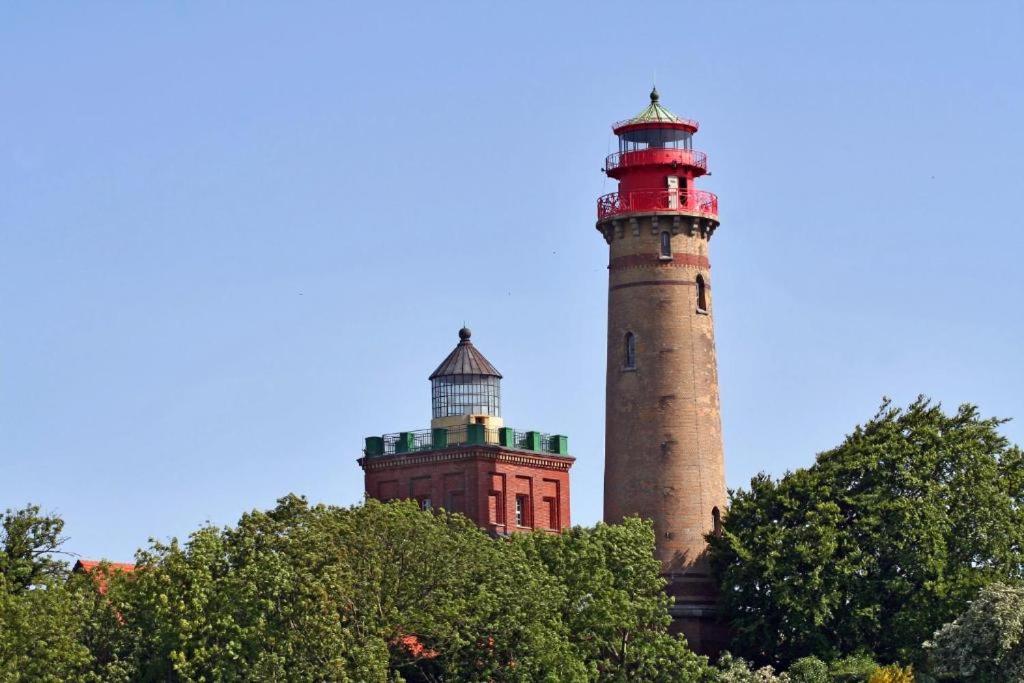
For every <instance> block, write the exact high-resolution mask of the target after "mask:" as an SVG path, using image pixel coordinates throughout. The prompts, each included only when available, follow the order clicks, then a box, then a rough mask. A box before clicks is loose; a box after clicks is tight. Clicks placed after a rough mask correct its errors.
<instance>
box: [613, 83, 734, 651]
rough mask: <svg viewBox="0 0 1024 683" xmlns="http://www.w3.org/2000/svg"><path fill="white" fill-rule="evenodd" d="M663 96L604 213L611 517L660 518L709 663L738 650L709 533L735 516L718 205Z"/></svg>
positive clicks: (635, 125)
mask: <svg viewBox="0 0 1024 683" xmlns="http://www.w3.org/2000/svg"><path fill="white" fill-rule="evenodd" d="M659 99H660V98H659V96H658V91H657V90H653V91H652V92H651V101H650V104H649V105H648V106H647V108H646V109H644V110H643V111H642V112H640V113H639V114H638V115H636V116H634V117H633V118H631V119H628V120H626V121H622V122H620V123H617V124H615V125H614V126H613V131H614V132H615V135H616V136H617V137H618V141H619V151H618V152H616V153H614V154H612V155H610V156H609V157H608V158H607V159H606V160H605V169H604V170H605V172H606V173H607V174H608V176H609V177H611V178H614V179H616V180H617V181H618V183H619V187H618V191H617V192H613V193H611V194H608V195H605V196H603V197H601V198H600V199H599V200H598V203H597V229H598V230H599V231H600V232H601V235H602V236H603V237H604V239H605V241H606V242H607V243H608V247H609V258H608V357H607V384H606V406H605V413H606V420H605V479H604V518H605V521H607V522H617V521H619V520H621V519H622V518H623V517H625V516H628V515H639V516H641V517H644V518H647V519H650V520H653V522H654V532H655V544H656V552H657V556H658V559H660V560H661V563H662V567H663V571H664V575H665V577H666V579H667V580H668V591H669V593H670V595H671V596H672V597H673V598H674V604H673V606H672V607H671V613H672V616H673V618H674V627H675V628H676V629H677V630H680V631H682V632H683V633H684V634H685V635H686V637H687V640H688V641H689V642H690V645H691V646H692V647H693V648H694V649H695V650H697V651H698V652H703V653H707V654H715V653H716V652H717V650H718V649H719V647H720V646H721V645H722V644H723V643H724V642H726V633H725V630H724V628H723V627H722V626H721V625H719V624H718V623H717V620H716V609H715V603H716V595H717V592H716V587H715V584H714V582H713V580H712V577H711V575H710V571H709V567H708V561H707V557H706V550H707V544H706V541H705V534H708V533H712V532H717V531H718V530H719V528H720V518H721V514H722V512H723V511H724V510H725V504H726V490H725V463H724V459H723V452H722V451H723V449H722V427H721V416H720V412H719V399H718V371H717V367H716V361H715V336H714V319H713V313H714V306H713V301H712V296H711V292H712V287H711V264H710V262H709V260H708V243H709V241H710V239H711V235H712V234H714V232H715V230H716V228H717V227H718V198H717V197H716V196H715V195H713V194H711V193H710V192H706V191H704V190H698V189H697V188H696V187H695V185H696V181H697V179H698V178H699V177H701V176H703V175H704V174H706V173H707V157H706V155H705V154H704V153H703V152H699V151H697V150H694V149H693V135H694V133H696V132H697V122H696V121H690V120H687V119H683V118H680V117H678V116H676V115H675V114H673V113H672V112H670V111H669V110H667V109H666V108H665V107H664V106H662V104H661V103H660V101H659Z"/></svg>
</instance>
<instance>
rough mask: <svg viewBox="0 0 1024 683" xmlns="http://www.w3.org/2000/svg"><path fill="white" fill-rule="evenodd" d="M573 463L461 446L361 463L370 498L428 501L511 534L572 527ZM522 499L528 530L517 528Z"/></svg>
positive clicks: (561, 458)
mask: <svg viewBox="0 0 1024 683" xmlns="http://www.w3.org/2000/svg"><path fill="white" fill-rule="evenodd" d="M573 461H574V458H572V457H565V456H555V455H548V454H540V453H532V452H526V451H518V450H513V449H507V448H503V447H500V446H458V447H453V448H447V449H441V450H437V451H426V452H421V453H415V454H408V455H403V456H385V457H380V458H361V459H360V461H359V463H360V465H361V466H362V467H363V470H364V471H365V482H366V494H367V495H368V496H370V497H373V498H377V499H379V500H391V499H396V498H416V499H422V498H424V497H427V498H430V500H431V505H432V506H433V507H435V508H442V507H443V508H446V509H449V510H452V511H454V512H461V513H462V514H465V515H466V516H467V517H469V518H470V519H472V520H473V522H475V523H476V524H477V525H478V526H480V527H481V528H483V529H485V530H487V531H489V532H491V533H494V534H506V533H517V532H521V531H530V530H532V529H542V530H550V531H561V530H562V529H567V528H568V527H569V526H571V517H570V514H569V506H570V495H569V468H570V467H571V466H572V463H573ZM517 495H521V496H527V499H526V501H527V506H526V507H525V509H524V510H523V512H524V518H523V524H522V525H517V524H516V496H517Z"/></svg>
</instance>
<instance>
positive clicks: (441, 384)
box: [430, 375, 501, 418]
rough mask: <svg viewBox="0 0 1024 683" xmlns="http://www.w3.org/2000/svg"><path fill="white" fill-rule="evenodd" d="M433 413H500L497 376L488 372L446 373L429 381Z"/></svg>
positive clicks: (437, 415)
mask: <svg viewBox="0 0 1024 683" xmlns="http://www.w3.org/2000/svg"><path fill="white" fill-rule="evenodd" d="M430 391H431V403H432V407H433V416H434V417H435V418H436V417H452V416H457V415H491V416H493V417H501V378H499V377H491V376H488V375H446V376H444V377H437V378H435V379H432V380H431V381H430Z"/></svg>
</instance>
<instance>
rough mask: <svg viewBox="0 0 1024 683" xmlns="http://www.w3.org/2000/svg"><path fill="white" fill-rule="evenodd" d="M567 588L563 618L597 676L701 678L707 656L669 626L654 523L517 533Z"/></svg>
mask: <svg viewBox="0 0 1024 683" xmlns="http://www.w3.org/2000/svg"><path fill="white" fill-rule="evenodd" d="M513 543H514V544H517V545H522V546H525V547H526V548H528V552H529V555H530V556H531V557H537V558H539V559H540V561H541V562H542V563H543V565H544V566H545V567H546V568H547V571H548V572H549V573H550V574H551V575H552V576H553V577H555V579H556V580H557V581H558V582H559V584H560V585H561V587H562V590H563V594H564V598H563V599H562V602H561V616H562V620H563V621H564V623H565V624H566V626H567V627H568V630H569V633H570V634H571V647H572V648H573V650H574V651H575V656H576V657H577V658H578V659H579V660H581V661H583V662H586V665H587V668H588V672H589V678H590V679H591V680H598V681H627V680H628V681H632V680H635V681H652V682H653V681H700V680H703V679H705V678H707V677H708V676H710V669H709V667H708V665H707V660H706V658H704V657H699V656H697V655H696V654H694V653H693V652H692V651H691V650H689V649H688V648H687V647H686V641H685V639H683V638H682V637H681V636H680V637H676V636H671V635H669V634H668V632H667V627H668V625H669V622H670V621H671V619H670V617H669V615H668V606H669V604H670V602H671V601H670V598H669V597H668V596H667V595H666V594H665V592H664V588H665V581H664V579H663V578H662V577H661V565H660V563H659V562H658V560H657V559H655V557H654V530H653V527H652V525H651V523H650V522H649V521H643V520H641V519H639V518H636V517H632V518H627V519H626V520H625V521H623V522H622V523H621V524H615V525H607V524H598V525H597V526H596V527H593V528H581V527H575V528H573V529H571V530H569V531H566V532H564V533H562V534H546V533H540V532H538V533H534V534H530V535H521V536H517V537H514V539H513Z"/></svg>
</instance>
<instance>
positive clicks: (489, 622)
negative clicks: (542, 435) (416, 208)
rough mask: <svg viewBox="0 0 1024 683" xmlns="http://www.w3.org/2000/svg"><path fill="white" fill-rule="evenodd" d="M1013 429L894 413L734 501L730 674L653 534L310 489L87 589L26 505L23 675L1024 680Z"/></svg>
mask: <svg viewBox="0 0 1024 683" xmlns="http://www.w3.org/2000/svg"><path fill="white" fill-rule="evenodd" d="M999 425H1000V421H999V420H993V419H982V418H980V417H979V416H978V413H977V411H976V410H975V409H974V408H973V407H971V406H963V407H961V408H960V409H959V410H958V411H957V412H956V413H955V414H953V415H947V414H945V413H944V412H943V411H942V410H941V408H940V407H939V406H936V405H932V404H931V403H929V402H928V401H927V400H924V399H919V400H918V401H916V402H914V403H913V404H911V405H910V406H909V407H907V408H906V409H898V408H894V407H892V406H891V405H890V404H888V403H885V404H883V406H882V408H881V410H880V411H879V412H878V414H877V415H876V416H875V418H874V419H873V420H871V421H870V422H868V423H867V424H865V425H864V426H862V427H858V428H857V429H856V430H855V431H854V432H853V434H851V435H850V436H849V437H847V438H846V440H845V441H844V442H843V443H842V444H841V445H840V446H839V447H837V448H835V449H833V450H831V451H828V452H826V453H823V454H821V455H819V456H818V458H817V461H816V462H815V464H814V465H813V466H812V467H810V468H808V469H806V470H798V471H797V472H794V473H790V474H787V475H786V476H785V477H783V478H782V479H781V480H779V481H775V480H772V479H770V478H768V477H766V476H758V477H756V478H755V479H754V480H753V481H752V484H751V489H750V490H749V491H738V492H733V494H732V503H733V504H732V508H731V510H730V512H729V514H728V516H727V518H726V520H725V530H724V533H723V534H722V535H720V536H712V537H710V538H709V542H710V544H711V551H710V553H711V560H712V564H713V566H714V569H715V571H716V573H717V575H718V576H719V577H720V579H721V589H722V593H721V596H722V597H721V601H722V604H723V608H724V612H725V617H726V618H727V619H728V620H729V621H730V623H731V626H732V628H733V634H734V641H733V650H734V652H735V655H733V654H728V653H726V654H725V655H724V656H723V657H721V658H720V659H719V661H718V662H717V663H716V664H715V665H714V666H710V665H709V664H708V662H707V660H706V659H705V658H703V657H699V656H697V655H695V654H694V653H693V652H691V651H690V650H689V649H688V648H687V647H686V644H685V641H683V640H682V639H681V638H678V637H674V636H672V635H670V634H669V633H668V624H669V617H668V614H667V609H666V608H667V607H668V598H667V597H666V596H665V594H664V592H663V588H664V582H663V579H662V578H661V576H660V574H659V571H660V566H659V564H658V562H657V561H656V560H655V559H654V555H653V549H654V536H653V531H652V527H651V525H650V524H649V523H648V522H644V521H641V520H639V519H635V518H633V519H628V520H626V521H625V522H624V523H622V524H617V525H604V524H598V525H597V526H595V527H592V528H574V529H571V530H569V531H567V532H565V533H563V534H560V535H555V534H549V533H542V532H538V533H535V534H521V535H515V536H513V537H511V538H506V539H494V538H490V537H489V536H487V535H486V534H484V533H483V532H482V531H480V530H479V529H477V528H476V527H475V526H474V525H473V524H472V523H471V522H470V521H469V520H467V519H466V518H464V517H462V516H461V515H455V514H447V513H445V512H443V511H437V512H425V511H421V510H420V509H419V508H418V507H417V506H416V504H415V503H411V502H392V503H387V504H384V503H379V502H376V501H372V500H370V501H367V502H366V503H365V504H364V505H360V506H356V507H351V508H339V507H332V506H325V505H315V506H311V505H309V504H308V503H307V502H306V501H305V500H304V499H302V498H299V497H296V496H287V497H285V498H282V499H281V500H280V501H278V504H277V506H276V507H275V508H273V509H271V510H267V511H253V512H251V513H248V514H246V515H243V516H242V518H241V519H240V520H239V521H238V523H237V524H235V525H233V526H230V527H226V528H218V527H213V526H207V527H203V528H200V529H198V530H197V531H195V532H194V533H193V534H191V535H190V537H189V538H188V539H187V540H186V541H185V542H178V541H177V540H172V541H170V542H169V543H156V542H154V543H152V544H151V545H150V547H149V548H148V549H146V550H144V551H140V552H139V553H138V555H137V558H136V560H137V566H136V569H135V571H132V572H119V571H116V570H114V569H113V568H110V567H106V566H101V567H100V568H98V569H96V570H93V571H92V572H91V573H86V574H73V575H69V572H68V563H67V562H66V561H64V560H63V559H62V553H61V545H62V543H63V541H64V539H63V538H62V531H63V522H62V521H61V520H60V519H59V518H57V517H52V516H47V515H44V514H42V513H41V512H40V510H39V509H38V508H37V507H34V506H30V507H27V508H25V509H22V510H17V511H11V510H8V511H7V512H6V513H5V514H4V515H3V516H2V518H0V682H7V681H54V682H56V681H70V680H74V681H86V682H89V681H96V682H100V681H111V682H113V681H241V680H246V681H359V682H363V681H367V682H370V683H373V682H379V683H394V682H397V681H425V682H430V681H438V682H439V681H601V682H608V683H611V682H619V681H638V682H639V681H645V682H646V681H654V682H658V681H665V682H666V683H667V682H670V681H672V682H675V681H680V682H683V683H713V682H719V683H910V682H911V681H914V680H916V681H917V683H922V681H933V680H935V679H933V678H929V677H928V676H926V675H924V674H920V673H919V674H916V678H915V674H914V673H913V670H912V669H911V668H909V667H907V666H905V665H907V664H913V665H914V667H915V668H916V670H917V671H919V672H926V673H927V674H931V675H934V676H935V677H937V678H938V679H940V680H943V681H958V682H961V683H973V682H979V683H989V682H996V681H999V682H1002V681H1018V680H1024V588H1022V587H1021V583H1020V573H1021V567H1022V559H1024V558H1022V556H1021V553H1022V552H1024V466H1022V465H1024V454H1022V452H1021V451H1020V449H1018V448H1016V447H1013V446H1011V445H1010V444H1009V443H1008V442H1007V441H1006V440H1005V439H1004V438H1003V437H1002V436H1000V435H999V433H998V428H999ZM972 601H973V602H972ZM929 638H931V640H928V642H927V643H926V642H925V641H926V640H927V639H929ZM879 661H880V662H883V663H888V664H890V665H889V666H882V667H880V666H879V665H878V663H876V662H879ZM897 662H900V663H901V665H897V664H896V663H897Z"/></svg>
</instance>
